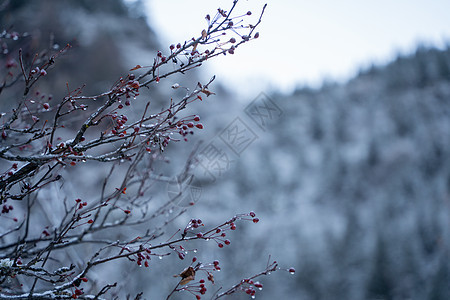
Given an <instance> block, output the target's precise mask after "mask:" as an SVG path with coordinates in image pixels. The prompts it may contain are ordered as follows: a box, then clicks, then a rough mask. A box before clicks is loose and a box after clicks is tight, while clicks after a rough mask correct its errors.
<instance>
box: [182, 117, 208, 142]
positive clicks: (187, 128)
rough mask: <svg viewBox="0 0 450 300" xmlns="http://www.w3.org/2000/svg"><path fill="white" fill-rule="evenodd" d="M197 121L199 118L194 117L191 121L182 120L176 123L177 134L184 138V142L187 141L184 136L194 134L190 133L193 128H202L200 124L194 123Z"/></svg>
mask: <svg viewBox="0 0 450 300" xmlns="http://www.w3.org/2000/svg"><path fill="white" fill-rule="evenodd" d="M199 121H200V117H199V116H194V117H193V118H192V119H184V120H180V121H178V122H177V128H178V133H179V134H180V135H181V136H183V137H184V140H185V141H187V138H186V136H187V135H188V134H194V131H192V129H193V128H194V127H196V128H198V129H203V128H204V127H203V124H202V123H194V122H199Z"/></svg>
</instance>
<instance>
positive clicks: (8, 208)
mask: <svg viewBox="0 0 450 300" xmlns="http://www.w3.org/2000/svg"><path fill="white" fill-rule="evenodd" d="M13 209H14V207H13V206H12V205H6V204H5V205H3V207H2V214H7V213H9V212H10V211H11V210H13Z"/></svg>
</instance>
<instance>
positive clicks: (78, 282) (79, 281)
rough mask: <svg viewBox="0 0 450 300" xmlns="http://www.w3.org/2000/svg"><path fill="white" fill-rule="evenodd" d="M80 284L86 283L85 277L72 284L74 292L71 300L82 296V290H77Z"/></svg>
mask: <svg viewBox="0 0 450 300" xmlns="http://www.w3.org/2000/svg"><path fill="white" fill-rule="evenodd" d="M81 282H88V279H87V278H86V277H83V278H78V279H76V280H75V282H74V286H75V290H74V291H73V293H72V299H77V298H78V296H81V295H83V294H84V292H83V289H79V288H78V287H79V286H80V284H81Z"/></svg>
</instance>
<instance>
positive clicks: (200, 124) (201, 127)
mask: <svg viewBox="0 0 450 300" xmlns="http://www.w3.org/2000/svg"><path fill="white" fill-rule="evenodd" d="M195 127H197V128H198V129H203V124H202V123H198V124H197V125H195Z"/></svg>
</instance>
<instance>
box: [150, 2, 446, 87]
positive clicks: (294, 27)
mask: <svg viewBox="0 0 450 300" xmlns="http://www.w3.org/2000/svg"><path fill="white" fill-rule="evenodd" d="M143 2H144V3H145V4H146V8H145V10H146V11H147V12H148V17H149V23H150V24H151V25H152V27H153V28H154V29H155V30H156V31H157V34H158V35H159V37H160V38H161V42H162V43H163V44H165V45H170V44H171V43H177V42H182V41H184V40H186V39H189V38H191V37H193V36H197V35H199V33H200V32H201V30H202V29H203V28H205V27H206V21H205V15H206V14H208V13H209V14H214V13H215V11H216V9H217V8H218V7H220V8H223V9H225V10H227V9H228V8H229V7H230V4H231V3H232V0H191V1H186V0H165V1H162V0H159V1H158V0H144V1H143ZM264 3H267V4H268V6H267V9H266V13H265V15H264V18H263V22H262V24H261V26H260V28H259V32H260V38H259V39H257V40H254V41H252V42H250V43H248V44H245V45H243V46H242V47H240V48H239V49H237V51H236V53H235V54H234V55H227V56H226V57H221V58H220V59H214V60H211V61H208V63H207V65H206V66H205V67H204V68H203V70H202V75H204V76H205V78H209V77H210V76H211V75H217V77H218V79H220V80H221V81H222V82H224V83H225V85H226V86H227V87H230V88H234V89H235V90H238V91H240V92H241V93H242V94H245V95H248V96H253V95H256V94H258V93H259V92H260V91H266V92H270V91H271V90H281V91H283V92H287V93H288V92H291V91H293V90H294V89H295V87H296V86H298V85H304V84H309V85H313V86H318V85H320V83H321V82H322V80H324V79H332V80H338V81H341V82H342V81H345V80H346V79H349V78H351V77H352V76H354V75H355V73H356V72H357V70H358V69H359V68H360V67H362V66H368V65H370V63H371V62H375V63H377V64H378V63H384V62H388V61H390V60H392V59H393V58H395V56H396V54H397V53H411V52H412V51H413V50H414V49H415V46H416V45H417V44H418V43H419V42H424V43H425V44H427V45H435V46H437V47H443V46H445V45H446V43H449V44H450V0H377V1H364V0H339V1H335V0H314V1H312V0H266V1H261V0H240V5H241V10H242V11H244V12H245V11H247V10H251V11H252V12H253V16H256V15H258V14H259V12H260V10H261V8H262V6H263V5H264Z"/></svg>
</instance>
